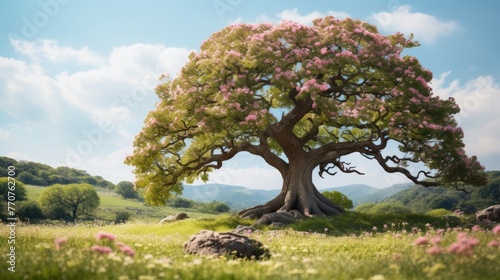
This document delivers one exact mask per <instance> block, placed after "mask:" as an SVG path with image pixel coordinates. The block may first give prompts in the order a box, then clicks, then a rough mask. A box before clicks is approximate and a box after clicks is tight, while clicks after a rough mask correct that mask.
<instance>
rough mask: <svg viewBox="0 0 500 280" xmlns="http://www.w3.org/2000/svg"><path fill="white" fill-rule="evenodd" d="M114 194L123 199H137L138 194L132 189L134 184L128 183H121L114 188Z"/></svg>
mask: <svg viewBox="0 0 500 280" xmlns="http://www.w3.org/2000/svg"><path fill="white" fill-rule="evenodd" d="M115 192H116V193H117V194H119V195H121V196H122V197H123V198H128V199H134V198H139V194H138V193H137V191H136V190H135V188H134V184H133V183H132V182H128V181H121V182H120V183H118V184H117V185H116V187H115Z"/></svg>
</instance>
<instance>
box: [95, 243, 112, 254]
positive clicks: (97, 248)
mask: <svg viewBox="0 0 500 280" xmlns="http://www.w3.org/2000/svg"><path fill="white" fill-rule="evenodd" d="M90 250H91V251H94V252H97V253H99V254H109V253H111V252H113V249H111V248H110V247H108V246H99V245H94V246H92V247H90Z"/></svg>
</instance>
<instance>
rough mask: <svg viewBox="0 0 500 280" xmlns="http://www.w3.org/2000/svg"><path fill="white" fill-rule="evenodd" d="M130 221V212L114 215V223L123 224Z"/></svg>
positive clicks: (118, 212)
mask: <svg viewBox="0 0 500 280" xmlns="http://www.w3.org/2000/svg"><path fill="white" fill-rule="evenodd" d="M129 219H130V212H128V211H116V213H115V223H116V224H121V223H125V222H127V221H128V220H129Z"/></svg>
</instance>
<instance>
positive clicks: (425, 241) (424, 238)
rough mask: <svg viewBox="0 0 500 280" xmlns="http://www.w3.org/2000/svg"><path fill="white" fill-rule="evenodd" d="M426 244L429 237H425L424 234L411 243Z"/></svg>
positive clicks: (416, 244)
mask: <svg viewBox="0 0 500 280" xmlns="http://www.w3.org/2000/svg"><path fill="white" fill-rule="evenodd" d="M427 244H429V239H427V237H424V236H420V237H419V238H417V239H416V240H415V241H414V242H413V245H415V246H425V245H427Z"/></svg>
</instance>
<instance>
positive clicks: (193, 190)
mask: <svg viewBox="0 0 500 280" xmlns="http://www.w3.org/2000/svg"><path fill="white" fill-rule="evenodd" d="M410 186H411V184H398V185H393V186H391V187H388V188H385V189H379V188H374V187H370V186H368V185H364V184H355V185H348V186H342V187H336V188H328V189H321V190H320V192H323V191H331V190H336V191H338V192H341V193H343V194H344V195H346V196H347V197H348V198H349V199H350V200H352V202H353V204H354V206H356V205H359V204H362V203H367V202H377V201H380V200H382V199H385V198H387V197H390V196H392V195H394V194H395V193H398V192H400V191H401V190H404V189H406V188H409V187H410ZM279 192H280V190H255V189H248V188H245V187H241V186H231V185H222V184H207V185H200V186H194V185H184V191H183V193H182V195H181V197H184V198H187V199H191V200H194V201H199V202H211V201H214V200H215V201H220V202H223V203H226V204H227V205H229V207H231V209H236V210H238V209H244V208H247V207H252V206H255V205H260V204H264V203H266V202H268V201H270V200H271V199H273V198H275V197H276V196H277V195H278V194H279Z"/></svg>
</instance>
